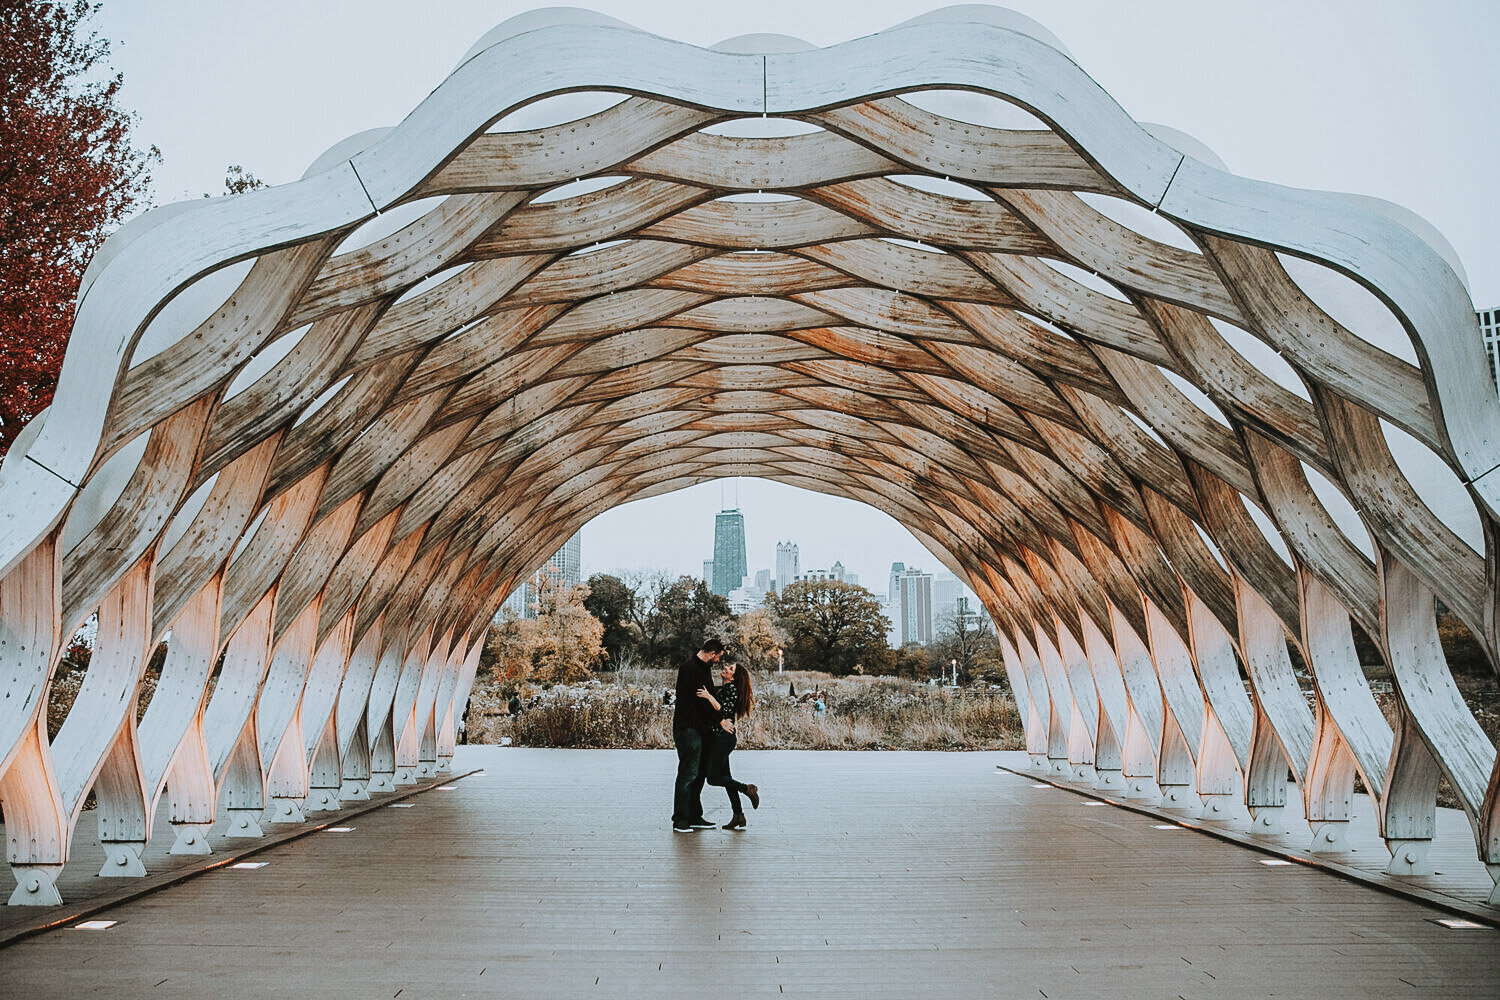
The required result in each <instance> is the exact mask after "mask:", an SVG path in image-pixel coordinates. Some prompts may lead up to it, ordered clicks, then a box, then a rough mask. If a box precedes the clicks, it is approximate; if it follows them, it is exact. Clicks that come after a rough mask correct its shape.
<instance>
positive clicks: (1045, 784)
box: [1031, 781, 1052, 788]
mask: <svg viewBox="0 0 1500 1000" xmlns="http://www.w3.org/2000/svg"><path fill="white" fill-rule="evenodd" d="M1031 787H1032V788H1051V787H1052V786H1051V785H1049V784H1047V783H1046V782H1045V781H1038V782H1037V783H1036V784H1034V785H1032V786H1031Z"/></svg>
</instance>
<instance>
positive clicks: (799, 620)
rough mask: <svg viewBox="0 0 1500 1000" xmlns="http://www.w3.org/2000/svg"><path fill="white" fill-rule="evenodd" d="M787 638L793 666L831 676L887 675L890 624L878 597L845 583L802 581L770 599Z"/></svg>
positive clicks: (859, 587) (788, 654)
mask: <svg viewBox="0 0 1500 1000" xmlns="http://www.w3.org/2000/svg"><path fill="white" fill-rule="evenodd" d="M767 603H768V605H769V606H770V610H771V613H772V615H774V616H775V619H776V624H777V625H778V626H779V627H780V628H781V629H783V630H784V631H785V633H786V636H787V646H786V651H787V657H788V660H789V664H788V665H789V666H792V667H795V668H797V669H800V670H824V671H827V672H828V673H831V674H850V673H856V672H863V673H881V672H884V671H885V670H886V669H887V667H888V666H889V664H890V656H891V653H890V647H889V646H887V645H886V633H887V632H888V631H889V630H890V627H891V623H890V619H888V618H886V616H885V614H884V612H883V611H882V610H881V607H880V602H879V601H878V600H876V599H875V595H874V594H872V593H870V592H869V591H868V590H866V589H865V588H863V587H861V586H859V585H858V584H852V583H844V582H842V581H839V580H802V581H799V582H797V583H793V584H791V585H789V586H788V587H787V588H786V589H785V590H784V591H782V592H781V593H780V594H777V595H775V596H774V597H770V598H767Z"/></svg>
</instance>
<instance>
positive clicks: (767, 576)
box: [755, 569, 771, 594]
mask: <svg viewBox="0 0 1500 1000" xmlns="http://www.w3.org/2000/svg"><path fill="white" fill-rule="evenodd" d="M755 589H756V590H758V591H760V592H761V593H762V594H764V593H765V592H766V591H768V590H770V589H771V571H770V570H768V569H758V570H756V571H755Z"/></svg>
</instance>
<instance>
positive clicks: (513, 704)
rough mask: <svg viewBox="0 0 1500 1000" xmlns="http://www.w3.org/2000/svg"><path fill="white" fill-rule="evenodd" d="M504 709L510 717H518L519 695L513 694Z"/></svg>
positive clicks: (519, 711)
mask: <svg viewBox="0 0 1500 1000" xmlns="http://www.w3.org/2000/svg"><path fill="white" fill-rule="evenodd" d="M505 707H506V709H507V710H508V711H509V712H510V714H511V715H520V714H521V696H520V695H519V694H513V695H511V696H510V701H509V702H507V703H506V706H505Z"/></svg>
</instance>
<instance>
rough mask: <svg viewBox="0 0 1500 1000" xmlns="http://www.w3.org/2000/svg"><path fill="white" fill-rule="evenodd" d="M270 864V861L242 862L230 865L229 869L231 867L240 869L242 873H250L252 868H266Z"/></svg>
mask: <svg viewBox="0 0 1500 1000" xmlns="http://www.w3.org/2000/svg"><path fill="white" fill-rule="evenodd" d="M270 863H271V862H269V861H240V862H237V863H235V864H232V865H230V866H229V867H231V868H239V869H241V870H242V871H248V870H249V869H251V868H264V867H265V866H266V865H268V864H270Z"/></svg>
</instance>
